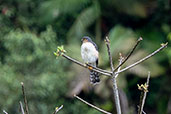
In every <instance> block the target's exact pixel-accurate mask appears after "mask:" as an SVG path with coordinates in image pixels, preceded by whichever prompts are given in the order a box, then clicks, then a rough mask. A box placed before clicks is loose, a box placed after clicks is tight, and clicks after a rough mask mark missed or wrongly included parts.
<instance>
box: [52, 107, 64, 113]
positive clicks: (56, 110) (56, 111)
mask: <svg viewBox="0 0 171 114" xmlns="http://www.w3.org/2000/svg"><path fill="white" fill-rule="evenodd" d="M62 108H63V105H61V106H60V107H59V108H58V107H56V109H55V112H54V113H53V114H57V113H58V112H59V111H60V110H61V109H62Z"/></svg>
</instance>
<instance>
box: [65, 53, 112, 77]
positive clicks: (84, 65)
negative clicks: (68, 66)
mask: <svg viewBox="0 0 171 114" xmlns="http://www.w3.org/2000/svg"><path fill="white" fill-rule="evenodd" d="M62 56H63V57H64V58H66V59H68V60H70V61H72V62H74V63H76V64H78V65H80V66H82V67H84V68H89V67H88V66H87V65H86V64H83V63H81V62H79V61H77V60H75V59H73V58H71V57H69V56H67V55H66V54H64V53H63V54H62ZM89 66H90V65H89ZM93 68H94V67H92V69H91V70H93V71H96V72H98V73H100V74H103V75H106V76H111V74H109V73H107V72H108V71H105V72H104V70H102V69H101V70H99V69H100V68H97V69H93Z"/></svg>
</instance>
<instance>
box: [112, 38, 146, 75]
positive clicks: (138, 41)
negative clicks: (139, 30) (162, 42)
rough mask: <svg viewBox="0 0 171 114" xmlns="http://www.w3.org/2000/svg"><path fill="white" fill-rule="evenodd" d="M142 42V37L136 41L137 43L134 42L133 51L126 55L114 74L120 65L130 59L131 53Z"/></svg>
mask: <svg viewBox="0 0 171 114" xmlns="http://www.w3.org/2000/svg"><path fill="white" fill-rule="evenodd" d="M142 40H143V39H142V37H140V38H139V39H138V40H137V42H136V44H135V46H134V47H133V49H132V50H131V52H130V53H129V54H128V56H127V57H126V58H125V59H124V60H123V62H122V63H121V64H120V65H118V66H117V67H116V68H115V70H114V72H115V71H116V70H117V69H118V68H119V67H120V66H122V65H123V64H124V63H125V62H126V61H127V60H128V59H129V58H130V57H131V55H132V54H133V52H134V51H135V49H136V47H137V46H138V44H139V43H140V41H142Z"/></svg>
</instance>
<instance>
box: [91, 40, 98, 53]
mask: <svg viewBox="0 0 171 114" xmlns="http://www.w3.org/2000/svg"><path fill="white" fill-rule="evenodd" d="M91 43H92V44H93V45H94V47H95V48H96V50H97V51H98V47H97V45H96V44H95V43H94V42H93V41H92V42H91Z"/></svg>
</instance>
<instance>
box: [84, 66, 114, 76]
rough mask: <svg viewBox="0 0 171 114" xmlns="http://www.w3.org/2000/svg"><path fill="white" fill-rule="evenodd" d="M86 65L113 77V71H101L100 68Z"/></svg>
mask: <svg viewBox="0 0 171 114" xmlns="http://www.w3.org/2000/svg"><path fill="white" fill-rule="evenodd" d="M86 65H87V66H89V67H92V68H93V69H96V70H99V71H101V72H105V73H109V74H111V75H112V72H111V71H107V70H103V69H100V68H98V67H95V66H92V65H90V64H86Z"/></svg>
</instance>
